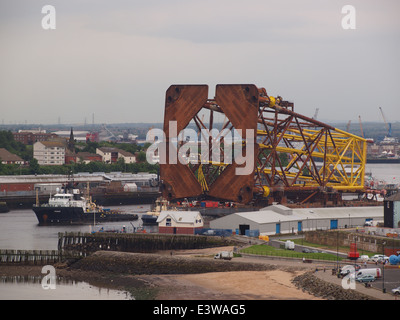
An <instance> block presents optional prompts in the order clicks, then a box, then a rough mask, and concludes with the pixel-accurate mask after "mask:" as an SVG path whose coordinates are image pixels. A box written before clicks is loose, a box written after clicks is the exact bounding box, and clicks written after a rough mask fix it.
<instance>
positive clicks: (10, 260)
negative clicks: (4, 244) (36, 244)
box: [0, 250, 61, 265]
mask: <svg viewBox="0 0 400 320" xmlns="http://www.w3.org/2000/svg"><path fill="white" fill-rule="evenodd" d="M60 259H61V254H60V252H59V251H58V250H0V263H4V264H14V263H20V264H34V265H45V264H52V263H56V262H58V261H60Z"/></svg>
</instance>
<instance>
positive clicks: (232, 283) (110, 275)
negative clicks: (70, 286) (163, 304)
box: [0, 247, 317, 300]
mask: <svg viewBox="0 0 400 320" xmlns="http://www.w3.org/2000/svg"><path fill="white" fill-rule="evenodd" d="M230 249H232V248H231V247H225V248H213V249H201V250H186V251H174V252H172V255H171V252H164V253H163V254H161V255H160V254H158V255H155V256H154V259H160V257H161V259H163V260H165V261H167V260H168V263H169V262H170V260H171V259H176V261H177V263H180V262H182V261H188V262H192V261H193V264H197V263H206V264H210V265H212V264H215V265H220V266H222V267H231V266H236V268H239V269H240V270H239V271H227V272H223V271H222V272H207V273H196V274H190V272H188V274H181V273H180V274H162V272H161V273H156V272H153V273H151V274H145V273H143V272H142V273H141V274H138V273H135V272H130V271H127V270H130V269H129V268H131V265H132V264H134V263H137V260H134V258H133V257H136V259H139V258H137V255H136V256H135V254H129V253H122V252H101V253H100V254H99V257H98V258H97V259H99V260H100V259H101V261H105V264H106V265H107V268H108V266H110V265H117V266H118V268H121V265H123V266H124V267H125V269H115V270H102V269H92V268H90V267H88V265H84V264H82V265H81V266H76V265H78V264H79V263H77V264H74V265H72V266H68V267H67V266H65V265H64V266H63V265H57V269H56V270H57V275H58V276H61V277H63V278H68V279H72V280H76V281H85V282H88V283H90V284H92V285H95V286H99V287H108V288H112V289H120V290H129V291H131V292H132V294H133V295H134V296H135V297H136V298H139V299H147V298H148V299H156V300H215V299H231V300H235V299H240V300H265V299H270V300H274V299H278V300H293V299H302V300H315V299H317V298H316V297H314V296H312V295H310V294H308V293H306V292H303V291H302V290H300V289H298V288H296V286H295V285H294V284H293V283H292V279H293V278H294V277H296V276H297V275H299V274H301V273H304V272H305V271H306V270H305V269H304V267H303V266H300V265H299V266H297V267H296V266H290V267H289V266H285V265H279V264H278V265H274V264H273V262H272V263H271V261H269V262H268V261H265V260H264V259H251V258H250V259H248V258H234V259H233V260H232V261H229V262H227V261H224V262H222V261H215V260H214V259H213V258H212V257H213V255H214V254H215V253H216V252H219V251H221V250H230ZM162 257H164V258H162ZM104 259H105V260H104ZM107 259H108V260H107ZM132 259H133V261H131V260H132ZM182 259H184V260H182ZM84 260H85V259H84ZM110 261H111V262H110ZM219 262H221V263H219ZM278 263H279V262H278ZM241 264H243V269H245V268H249V269H248V270H244V271H241V269H242V266H241ZM89 265H90V266H91V265H94V263H93V262H92V263H91V264H89ZM74 266H75V267H74ZM96 266H97V267H98V264H96ZM237 266H239V267H237ZM169 268H170V267H169ZM257 269H259V270H257ZM264 269H265V270H264ZM120 270H121V271H120ZM218 271H219V270H218ZM171 273H174V270H171ZM15 275H18V276H24V275H25V276H37V277H40V276H43V275H42V274H41V267H40V266H20V267H18V266H4V265H0V276H3V277H4V276H15Z"/></svg>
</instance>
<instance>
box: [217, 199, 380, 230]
mask: <svg viewBox="0 0 400 320" xmlns="http://www.w3.org/2000/svg"><path fill="white" fill-rule="evenodd" d="M367 221H383V208H382V207H381V206H373V207H332V208H301V209H291V208H288V207H285V206H283V205H279V204H274V205H271V206H268V207H265V208H263V209H261V210H259V211H252V212H237V213H233V214H230V215H227V216H224V217H222V218H219V219H216V220H213V221H211V222H210V227H211V228H213V229H232V230H233V231H236V232H237V233H239V234H241V235H245V234H246V230H258V232H259V234H261V235H274V234H280V233H296V232H300V231H311V230H329V229H340V228H348V227H355V226H363V225H364V224H365V222H367Z"/></svg>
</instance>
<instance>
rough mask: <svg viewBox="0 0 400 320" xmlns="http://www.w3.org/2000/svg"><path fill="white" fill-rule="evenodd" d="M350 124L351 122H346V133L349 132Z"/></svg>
mask: <svg viewBox="0 0 400 320" xmlns="http://www.w3.org/2000/svg"><path fill="white" fill-rule="evenodd" d="M350 124H351V120H349V122H347V126H346V131H347V132H349V131H350Z"/></svg>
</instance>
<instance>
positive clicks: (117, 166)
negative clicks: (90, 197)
mask: <svg viewBox="0 0 400 320" xmlns="http://www.w3.org/2000/svg"><path fill="white" fill-rule="evenodd" d="M100 147H114V148H118V149H121V150H125V151H127V152H130V153H132V154H136V155H137V157H136V159H137V162H136V163H125V161H124V159H122V158H120V159H118V161H117V162H116V163H111V164H109V163H104V162H100V161H93V162H90V163H87V164H86V163H71V164H64V165H57V166H43V165H39V164H38V161H37V160H36V159H35V158H33V146H31V145H25V144H23V143H21V142H19V141H15V140H14V136H13V134H12V132H11V131H0V148H5V149H7V150H8V151H9V152H11V153H14V154H16V155H18V156H20V157H21V158H22V159H23V160H25V161H26V162H27V163H28V165H17V164H2V163H1V161H0V175H29V174H68V173H70V172H72V173H78V172H90V173H93V172H114V171H116V172H129V173H138V172H150V173H158V171H159V165H158V164H155V165H153V164H149V163H148V162H147V161H146V152H145V150H146V148H147V147H148V145H144V146H140V145H136V144H130V143H121V144H119V143H118V144H117V143H112V142H90V141H89V142H88V143H82V142H79V143H76V144H75V151H76V152H90V153H96V148H100ZM0 160H1V159H0Z"/></svg>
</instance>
